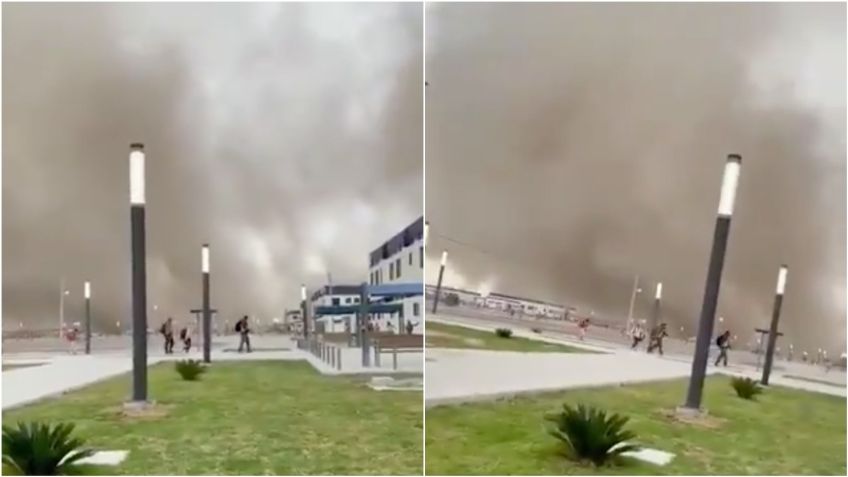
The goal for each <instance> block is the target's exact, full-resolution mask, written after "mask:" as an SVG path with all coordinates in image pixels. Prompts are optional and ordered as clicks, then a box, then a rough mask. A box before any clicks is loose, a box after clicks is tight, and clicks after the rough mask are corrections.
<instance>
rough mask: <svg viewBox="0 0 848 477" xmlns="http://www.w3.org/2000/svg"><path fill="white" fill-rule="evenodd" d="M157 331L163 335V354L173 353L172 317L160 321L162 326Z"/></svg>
mask: <svg viewBox="0 0 848 477" xmlns="http://www.w3.org/2000/svg"><path fill="white" fill-rule="evenodd" d="M159 332H160V333H162V336H164V337H165V354H173V353H174V319H173V318H171V317H168V319H167V320H165V322H164V323H162V327H161V328H159Z"/></svg>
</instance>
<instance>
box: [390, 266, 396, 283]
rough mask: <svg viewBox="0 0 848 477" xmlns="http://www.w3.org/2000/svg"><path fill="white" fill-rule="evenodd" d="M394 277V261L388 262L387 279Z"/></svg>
mask: <svg viewBox="0 0 848 477" xmlns="http://www.w3.org/2000/svg"><path fill="white" fill-rule="evenodd" d="M394 279H395V262H389V280H394Z"/></svg>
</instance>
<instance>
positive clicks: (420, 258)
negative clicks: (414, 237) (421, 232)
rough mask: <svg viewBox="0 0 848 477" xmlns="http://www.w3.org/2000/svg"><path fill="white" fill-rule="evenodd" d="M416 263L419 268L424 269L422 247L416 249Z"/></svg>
mask: <svg viewBox="0 0 848 477" xmlns="http://www.w3.org/2000/svg"><path fill="white" fill-rule="evenodd" d="M418 262H419V266H420V268H424V247H423V246H421V247H418Z"/></svg>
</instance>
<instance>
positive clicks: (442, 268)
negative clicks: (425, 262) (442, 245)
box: [433, 250, 448, 315]
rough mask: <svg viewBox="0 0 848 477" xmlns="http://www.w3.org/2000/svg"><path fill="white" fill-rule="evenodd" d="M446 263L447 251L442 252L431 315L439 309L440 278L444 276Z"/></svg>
mask: <svg viewBox="0 0 848 477" xmlns="http://www.w3.org/2000/svg"><path fill="white" fill-rule="evenodd" d="M447 263H448V251H447V250H442V262H441V265H440V266H439V281H438V282H436V296H435V297H434V298H433V314H434V315H435V314H436V310H437V309H438V307H439V295H440V294H441V293H442V278H444V276H445V265H446V264H447Z"/></svg>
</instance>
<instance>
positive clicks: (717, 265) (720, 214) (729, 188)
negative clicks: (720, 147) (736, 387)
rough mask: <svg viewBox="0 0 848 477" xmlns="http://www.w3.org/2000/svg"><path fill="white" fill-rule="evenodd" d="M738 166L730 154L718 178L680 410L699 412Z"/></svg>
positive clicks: (738, 161) (734, 195)
mask: <svg viewBox="0 0 848 477" xmlns="http://www.w3.org/2000/svg"><path fill="white" fill-rule="evenodd" d="M741 168H742V156H740V155H738V154H730V155H728V156H727V162H726V163H725V166H724V176H723V178H722V181H721V195H720V197H719V201H718V211H717V217H716V225H715V231H714V232H713V244H712V251H711V252H710V263H709V267H708V269H707V280H706V284H705V286H704V301H703V305H702V307H701V317H700V319H699V321H698V335H697V340H696V342H695V355H694V357H693V359H692V374H691V376H690V379H689V388H688V389H687V392H686V402H685V404H684V405H683V408H682V409H681V410H682V411H684V412H686V413H690V414H691V413H699V412H700V409H701V397H702V396H703V392H704V378H705V376H706V370H707V360H708V359H709V353H710V342H711V341H712V335H713V327H714V320H715V312H716V305H717V303H718V292H719V289H720V287H721V271H722V269H723V268H724V255H725V252H726V250H727V237H728V235H729V234H730V218H731V216H733V206H734V203H735V202H736V188H737V186H738V184H739V173H740V170H741Z"/></svg>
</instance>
